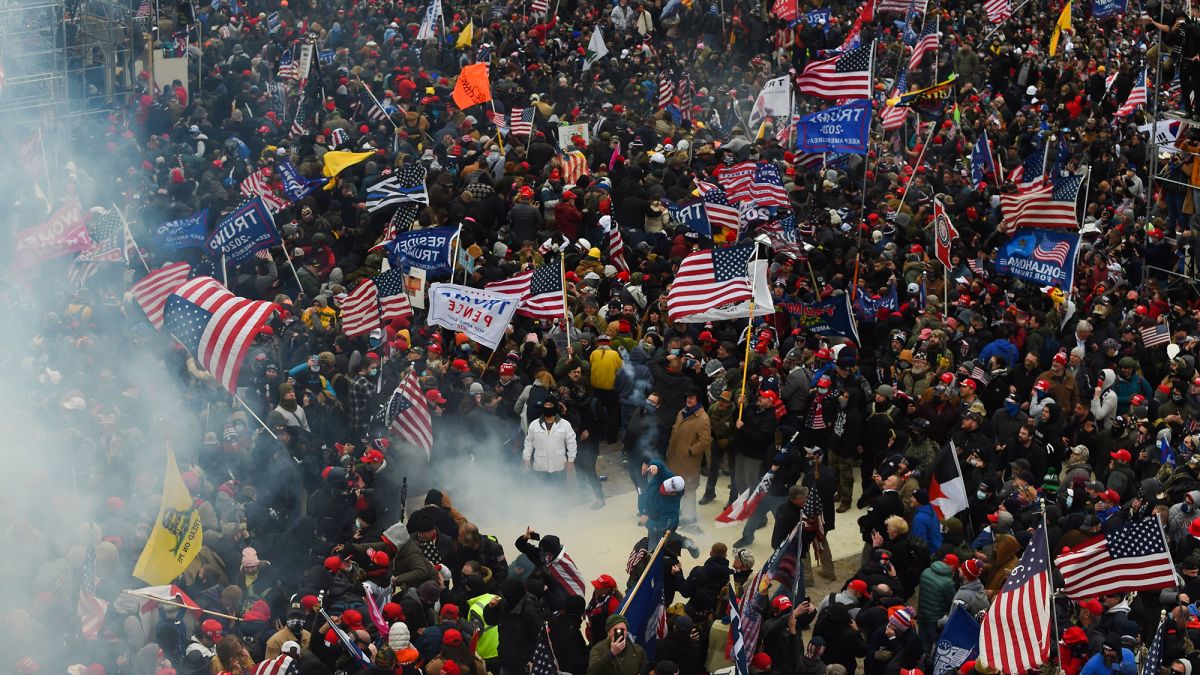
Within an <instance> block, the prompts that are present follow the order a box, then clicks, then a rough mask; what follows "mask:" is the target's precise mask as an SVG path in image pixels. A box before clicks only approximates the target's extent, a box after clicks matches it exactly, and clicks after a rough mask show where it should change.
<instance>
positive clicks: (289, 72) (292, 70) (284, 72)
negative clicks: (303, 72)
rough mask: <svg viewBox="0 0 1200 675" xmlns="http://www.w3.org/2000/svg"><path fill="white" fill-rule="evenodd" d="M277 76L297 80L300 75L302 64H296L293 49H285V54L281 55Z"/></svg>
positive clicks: (282, 78)
mask: <svg viewBox="0 0 1200 675" xmlns="http://www.w3.org/2000/svg"><path fill="white" fill-rule="evenodd" d="M275 77H277V78H279V79H281V80H295V79H297V78H299V77H300V66H298V65H297V64H296V59H295V58H294V57H293V56H292V50H290V49H289V50H287V51H285V52H284V53H283V56H281V57H279V68H278V69H276V71H275Z"/></svg>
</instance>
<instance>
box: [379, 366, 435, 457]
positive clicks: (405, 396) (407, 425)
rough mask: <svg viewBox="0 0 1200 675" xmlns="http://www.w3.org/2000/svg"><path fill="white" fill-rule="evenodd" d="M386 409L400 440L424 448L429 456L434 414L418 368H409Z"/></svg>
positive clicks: (392, 428)
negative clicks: (431, 412)
mask: <svg viewBox="0 0 1200 675" xmlns="http://www.w3.org/2000/svg"><path fill="white" fill-rule="evenodd" d="M385 410H386V415H387V419H388V420H390V421H389V422H388V428H389V429H390V430H391V431H392V432H394V433H395V434H396V435H397V436H399V438H400V439H401V440H403V441H405V442H407V443H411V444H412V445H415V446H417V447H418V448H421V449H422V450H424V451H425V458H426V459H428V458H429V457H430V453H431V452H432V450H433V417H432V416H431V415H430V414H429V404H428V403H427V402H426V401H425V392H424V391H422V390H421V383H420V381H418V380H417V374H416V372H414V371H412V370H409V371H408V373H407V374H406V375H405V376H404V378H403V379H401V380H400V384H399V385H398V386H397V387H396V391H394V392H392V397H391V398H390V399H388V402H387V406H386V408H385Z"/></svg>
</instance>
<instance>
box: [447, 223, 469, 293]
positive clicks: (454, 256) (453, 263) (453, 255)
mask: <svg viewBox="0 0 1200 675" xmlns="http://www.w3.org/2000/svg"><path fill="white" fill-rule="evenodd" d="M461 238H462V225H459V226H458V231H456V232H455V233H454V249H453V250H452V251H450V283H454V273H455V272H456V271H457V268H458V246H459V243H460V241H459V240H460V239H461ZM464 281H465V278H464Z"/></svg>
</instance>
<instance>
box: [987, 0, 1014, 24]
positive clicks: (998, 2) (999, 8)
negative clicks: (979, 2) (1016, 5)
mask: <svg viewBox="0 0 1200 675" xmlns="http://www.w3.org/2000/svg"><path fill="white" fill-rule="evenodd" d="M983 11H985V12H987V18H988V21H990V22H992V23H1004V22H1005V21H1007V20H1008V19H1009V18H1010V17H1011V16H1012V0H983Z"/></svg>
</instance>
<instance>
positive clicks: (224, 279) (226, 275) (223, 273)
mask: <svg viewBox="0 0 1200 675" xmlns="http://www.w3.org/2000/svg"><path fill="white" fill-rule="evenodd" d="M221 281H222V282H223V283H224V284H225V288H229V271H228V270H226V269H225V254H224V253H222V254H221Z"/></svg>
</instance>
